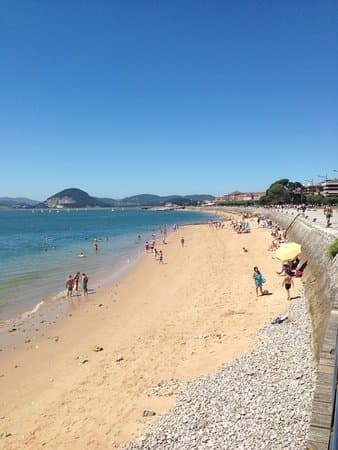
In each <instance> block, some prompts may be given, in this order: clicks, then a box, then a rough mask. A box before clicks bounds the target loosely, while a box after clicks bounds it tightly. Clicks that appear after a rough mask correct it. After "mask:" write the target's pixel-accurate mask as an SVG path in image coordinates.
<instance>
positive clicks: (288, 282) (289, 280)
mask: <svg viewBox="0 0 338 450" xmlns="http://www.w3.org/2000/svg"><path fill="white" fill-rule="evenodd" d="M283 286H284V287H285V289H286V292H287V300H289V301H290V300H291V297H290V289H291V286H292V287H293V286H294V285H293V279H292V276H291V275H289V274H288V273H287V274H286V275H285V277H284V280H283V283H282V287H283Z"/></svg>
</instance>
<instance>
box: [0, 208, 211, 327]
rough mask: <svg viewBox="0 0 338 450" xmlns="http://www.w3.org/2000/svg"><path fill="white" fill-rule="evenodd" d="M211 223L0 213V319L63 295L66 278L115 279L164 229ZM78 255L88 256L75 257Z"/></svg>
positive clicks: (155, 216)
mask: <svg viewBox="0 0 338 450" xmlns="http://www.w3.org/2000/svg"><path fill="white" fill-rule="evenodd" d="M210 218H213V216H211V215H210V216H209V215H207V214H203V213H197V212H190V211H150V210H137V209H126V210H114V211H111V210H90V211H89V210H88V211H80V210H79V211H76V210H61V211H59V212H57V211H52V212H48V211H44V212H41V211H40V210H36V211H34V212H32V211H31V210H25V211H0V320H5V319H8V318H11V317H13V316H16V315H18V314H21V313H23V312H25V311H27V310H30V309H32V308H34V307H35V306H36V305H37V304H38V303H40V302H41V301H45V300H47V299H49V298H56V297H57V296H61V295H62V292H63V291H64V289H65V288H64V285H65V280H66V277H67V276H68V275H69V274H74V273H75V272H77V271H80V272H81V273H82V272H85V273H87V274H88V275H89V277H90V284H91V285H92V286H93V283H95V282H96V283H97V282H99V280H100V282H102V281H103V278H104V277H107V274H108V273H109V274H117V273H118V271H119V270H121V269H122V268H125V267H127V266H128V265H130V264H131V263H132V262H133V261H135V260H137V259H138V258H139V257H140V256H141V255H142V254H143V244H144V242H145V241H146V240H150V239H151V236H152V234H153V233H155V234H156V235H157V237H159V236H160V232H159V228H160V227H163V226H164V225H166V226H167V228H168V230H171V229H172V226H173V225H174V224H181V225H182V224H189V223H199V222H206V221H207V220H209V219H210ZM138 235H141V236H142V238H141V239H140V240H139V239H138V238H137V237H138ZM95 239H97V243H98V247H99V249H98V252H96V251H95V248H94V242H95ZM80 252H83V253H84V254H85V255H86V256H87V257H86V258H79V257H78V255H79V254H80Z"/></svg>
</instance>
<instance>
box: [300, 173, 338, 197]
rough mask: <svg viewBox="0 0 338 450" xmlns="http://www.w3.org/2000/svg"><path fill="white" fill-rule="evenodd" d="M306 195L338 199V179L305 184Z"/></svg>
mask: <svg viewBox="0 0 338 450" xmlns="http://www.w3.org/2000/svg"><path fill="white" fill-rule="evenodd" d="M303 187H304V191H303V193H304V194H305V195H319V194H320V195H322V196H323V197H338V179H337V178H336V179H334V180H324V181H321V182H320V183H308V184H304V185H303Z"/></svg>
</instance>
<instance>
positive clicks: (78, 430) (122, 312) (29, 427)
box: [0, 221, 301, 449]
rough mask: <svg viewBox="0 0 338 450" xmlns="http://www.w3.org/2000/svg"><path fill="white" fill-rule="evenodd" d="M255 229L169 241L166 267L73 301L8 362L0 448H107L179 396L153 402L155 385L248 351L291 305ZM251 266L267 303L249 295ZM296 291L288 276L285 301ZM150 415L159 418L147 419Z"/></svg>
mask: <svg viewBox="0 0 338 450" xmlns="http://www.w3.org/2000/svg"><path fill="white" fill-rule="evenodd" d="M252 228H253V230H252V233H251V234H247V235H243V234H242V235H239V234H237V233H235V232H234V231H233V230H232V229H231V228H230V226H229V225H228V224H226V226H225V228H224V229H220V230H216V229H215V228H214V227H209V226H208V225H198V226H187V227H184V229H180V230H179V231H178V232H175V233H172V234H171V235H170V236H169V237H168V244H167V245H161V249H162V250H163V252H164V262H165V264H163V265H161V264H159V263H158V262H157V261H155V259H154V256H153V255H152V254H147V255H145V257H144V259H143V260H142V261H141V263H139V264H138V265H137V266H136V267H134V268H133V269H131V270H130V271H129V272H128V273H127V274H125V275H124V276H123V277H122V278H121V279H120V280H119V282H117V283H114V284H112V285H110V286H107V287H105V288H101V289H99V290H98V292H97V293H96V295H95V296H91V297H89V298H88V300H87V301H86V303H85V304H83V301H82V304H81V305H80V304H79V305H77V302H79V300H76V299H74V300H73V301H74V306H73V307H72V315H70V316H67V317H66V318H64V319H62V320H60V321H59V322H57V323H56V324H55V325H53V326H51V327H50V328H48V330H47V331H45V336H43V337H40V338H38V339H36V340H34V341H32V342H30V343H27V344H24V345H23V346H21V347H20V348H17V349H16V350H15V351H13V352H12V353H10V354H8V355H7V356H6V358H3V360H2V361H1V366H0V388H1V401H0V448H5V449H18V448H25V449H37V448H40V447H42V446H43V447H44V448H48V449H111V448H112V444H116V445H118V444H120V443H121V442H125V441H128V440H130V439H132V438H135V437H137V436H138V435H140V434H141V433H142V432H144V431H145V429H146V427H147V426H148V425H149V424H150V423H151V422H152V421H154V420H157V417H158V415H159V414H161V413H163V412H165V411H168V410H169V409H170V408H171V407H172V405H173V402H174V396H169V397H156V396H154V395H152V394H151V389H152V388H154V387H156V386H157V384H158V383H159V382H161V381H163V380H168V379H170V378H177V379H179V380H180V381H181V382H183V383H185V382H187V381H189V380H193V379H195V378H196V377H198V376H199V375H202V374H207V373H211V372H214V371H216V370H217V368H218V367H220V365H222V364H224V363H227V362H228V361H229V360H231V359H232V358H234V357H237V356H239V355H242V354H243V353H245V352H247V351H248V350H249V349H250V348H251V346H252V345H253V344H254V338H253V336H252V335H253V333H254V332H255V331H256V330H258V329H259V328H261V327H262V326H263V325H264V324H265V323H267V322H269V321H270V320H271V319H272V318H273V317H274V316H276V315H278V314H280V313H281V312H283V311H285V310H286V309H287V307H288V302H287V301H286V293H285V290H283V289H282V287H281V284H282V278H281V277H279V276H278V275H276V271H277V270H279V269H280V267H281V263H280V262H279V261H278V260H275V259H273V258H272V253H271V252H268V251H267V248H268V246H269V244H270V242H271V236H270V233H269V231H267V230H264V229H262V228H257V226H256V223H255V221H253V222H252ZM181 236H184V238H185V246H184V248H181V244H180V239H181ZM243 246H245V247H246V248H247V249H248V253H244V252H243V250H242V247H243ZM254 265H257V266H258V267H259V268H260V269H261V271H262V273H263V274H264V276H265V277H266V279H267V283H266V286H265V287H266V288H267V289H268V290H269V291H270V292H272V293H273V294H272V295H268V296H263V297H258V298H256V295H255V288H254V283H253V279H252V273H253V270H252V269H253V266H254ZM300 289H301V283H300V281H299V280H295V289H294V290H293V292H292V295H297V294H299V291H300ZM295 301H297V300H295ZM79 303H80V302H79ZM276 326H278V325H276ZM55 336H57V338H55ZM95 346H100V347H103V350H102V351H100V352H95V351H94V350H93V349H94V348H95ZM120 357H121V358H123V359H121V360H120V361H117V360H118V359H120ZM86 360H87V361H86ZM145 409H150V410H153V411H156V416H154V417H145V418H144V417H142V412H143V410H145Z"/></svg>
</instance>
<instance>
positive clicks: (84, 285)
mask: <svg viewBox="0 0 338 450" xmlns="http://www.w3.org/2000/svg"><path fill="white" fill-rule="evenodd" d="M81 285H82V289H83V295H84V296H85V297H86V296H87V295H88V277H87V275H86V274H85V273H83V274H82V282H81Z"/></svg>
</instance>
